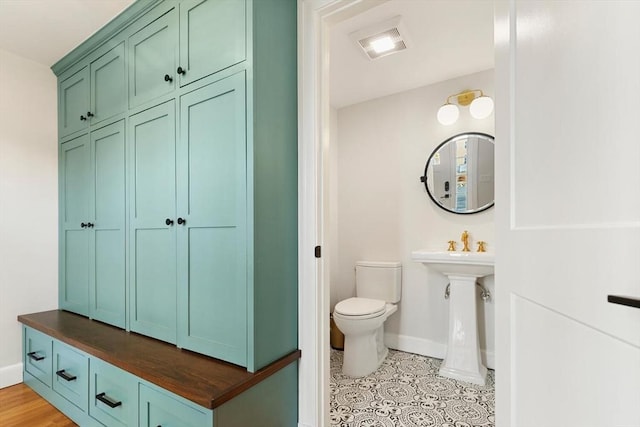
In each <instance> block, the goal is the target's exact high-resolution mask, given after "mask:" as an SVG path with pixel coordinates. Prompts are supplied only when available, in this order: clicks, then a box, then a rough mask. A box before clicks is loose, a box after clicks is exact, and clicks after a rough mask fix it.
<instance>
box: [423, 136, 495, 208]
mask: <svg viewBox="0 0 640 427" xmlns="http://www.w3.org/2000/svg"><path fill="white" fill-rule="evenodd" d="M461 136H481V137H484V138H489V139H491V143H492V144H493V145H494V159H495V137H494V136H493V135H489V134H488V133H483V132H462V133H459V134H457V135H454V136H452V137H450V138H447V139H446V140H444V141H443V142H441V143H440V144H438V146H437V147H436V148H435V149H434V150H433V151H432V152H431V155H430V156H429V158H428V159H427V163H426V164H425V166H424V173H423V174H422V176H421V177H420V182H422V183H423V184H424V188H425V189H426V190H427V194H428V195H429V198H430V199H431V201H432V202H433V203H434V204H435V205H436V206H438V207H439V208H440V209H442V210H444V211H446V212H449V213H453V214H456V215H471V214H476V213H479V212H484V211H486V210H487V209H490V208H492V207H493V206H494V205H495V180H494V191H493V201H492V202H491V203H488V204H486V205H484V206H482V207H480V208H478V209H473V210H469V211H466V212H458V211H455V210H452V209H449V208H447V207H445V206H444V205H443V204H441V203H440V202H438V201H437V200H436V199H435V197H434V195H433V194H431V190H429V183H428V182H427V181H428V180H427V170H428V169H429V164H430V163H431V160H432V159H433V158H434V157H435V155H436V153H437V152H438V151H440V149H441V148H442V147H444V146H445V145H446V144H448V143H449V142H451V141H453V140H455V139H457V138H460V137H461ZM494 177H495V173H494Z"/></svg>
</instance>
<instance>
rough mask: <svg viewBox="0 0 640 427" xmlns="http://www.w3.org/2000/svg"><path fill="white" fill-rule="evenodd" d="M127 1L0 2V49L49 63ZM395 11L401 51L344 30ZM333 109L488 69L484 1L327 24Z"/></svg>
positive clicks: (425, 4)
mask: <svg viewBox="0 0 640 427" xmlns="http://www.w3.org/2000/svg"><path fill="white" fill-rule="evenodd" d="M133 2H134V0H0V49H4V50H8V51H10V52H13V53H15V54H18V55H20V56H23V57H26V58H29V59H31V60H33V61H35V62H37V63H40V64H42V65H44V66H47V67H50V66H51V65H53V64H54V63H55V62H57V61H58V60H59V59H61V58H62V57H63V56H64V55H65V54H66V53H68V52H69V51H71V50H72V49H73V48H74V47H76V46H77V45H79V44H80V43H81V42H82V41H84V40H85V39H86V38H87V37H89V36H90V35H91V34H93V33H94V32H95V31H96V30H98V29H99V28H101V27H102V26H103V25H104V24H106V23H107V22H109V21H110V20H111V19H112V18H113V17H115V16H116V15H117V14H118V13H120V12H121V11H122V10H123V9H125V8H126V7H127V6H129V5H130V4H131V3H133ZM397 15H400V16H402V25H403V26H404V27H405V28H406V29H407V33H408V34H407V35H408V49H407V50H404V51H402V52H399V53H396V54H393V55H389V56H385V57H382V58H379V59H376V60H374V61H371V60H369V59H367V58H366V56H365V55H364V53H363V52H362V51H361V50H360V48H359V47H358V46H357V45H356V44H355V43H354V42H353V41H352V40H351V39H350V38H349V34H351V33H352V32H354V31H357V30H360V29H362V28H365V27H367V26H369V25H372V24H376V23H378V22H381V21H385V20H387V19H389V18H392V17H394V16H397ZM330 42H331V45H330V46H331V48H330V49H331V92H330V93H331V104H332V105H333V106H334V107H336V108H341V107H344V106H347V105H351V104H355V103H358V102H363V101H366V100H369V99H374V98H379V97H381V96H386V95H390V94H393V93H398V92H401V91H405V90H409V89H413V88H416V87H420V86H425V85H428V84H432V83H436V82H440V81H444V80H448V79H451V78H455V77H459V76H463V75H466V74H471V73H474V72H477V71H483V70H487V69H491V68H493V2H492V1H490V0H389V1H387V2H385V3H383V4H381V5H379V6H376V7H374V8H372V9H369V10H367V11H366V12H364V13H361V14H359V15H357V16H355V17H353V18H351V19H348V20H346V21H342V22H339V23H337V24H335V25H334V26H333V27H332V28H331V39H330Z"/></svg>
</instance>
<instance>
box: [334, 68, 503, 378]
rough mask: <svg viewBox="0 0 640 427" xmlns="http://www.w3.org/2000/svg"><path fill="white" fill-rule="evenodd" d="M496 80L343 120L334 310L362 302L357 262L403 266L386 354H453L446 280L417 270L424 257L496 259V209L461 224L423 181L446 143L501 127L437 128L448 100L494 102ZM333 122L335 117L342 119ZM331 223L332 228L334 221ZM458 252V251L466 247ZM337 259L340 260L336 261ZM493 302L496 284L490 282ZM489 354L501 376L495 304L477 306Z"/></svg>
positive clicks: (421, 94) (482, 77) (423, 94)
mask: <svg viewBox="0 0 640 427" xmlns="http://www.w3.org/2000/svg"><path fill="white" fill-rule="evenodd" d="M493 86H494V84H493V70H489V71H484V72H480V73H476V74H472V75H469V76H464V77H461V78H456V79H453V80H448V81H445V82H442V83H437V84H434V85H430V86H425V87H422V88H418V89H414V90H410V91H407V92H402V93H399V94H395V95H392V96H388V97H384V98H379V99H375V100H372V101H368V102H364V103H360V104H356V105H352V106H349V107H345V108H342V109H340V110H338V112H337V129H334V130H333V132H332V133H333V135H334V136H336V137H335V138H334V139H332V141H331V147H330V149H331V151H332V152H333V153H334V154H333V155H330V156H329V157H330V158H333V159H336V160H335V161H334V162H332V163H333V164H332V165H330V166H329V170H330V174H331V176H334V175H333V174H332V173H331V170H332V168H337V173H335V178H334V181H333V182H332V183H331V184H330V186H331V189H332V191H333V194H332V195H331V196H330V202H331V201H337V207H335V208H334V209H335V212H336V214H335V217H336V218H337V220H336V221H335V222H333V223H331V224H330V225H329V227H330V229H331V231H330V232H329V235H330V236H331V235H333V236H334V237H333V239H334V240H333V241H331V242H330V247H331V248H332V256H331V280H332V283H331V307H332V308H333V306H334V305H335V304H336V303H337V302H338V301H340V300H342V299H344V298H347V297H350V296H353V295H354V294H355V282H354V280H355V277H354V264H355V262H356V261H358V260H371V261H401V262H402V267H403V271H402V275H403V283H402V300H401V302H400V304H399V310H398V312H397V313H396V314H394V315H393V316H392V317H391V318H390V319H389V320H388V321H387V323H386V324H385V327H386V330H385V331H386V332H387V334H386V340H387V345H389V346H390V347H392V348H399V349H401V350H405V351H411V352H415V353H419V354H425V355H429V356H433V357H439V358H442V357H444V355H445V351H446V341H447V336H446V334H447V327H448V301H447V300H445V299H444V290H445V287H446V285H447V283H448V280H447V279H446V278H445V277H444V276H440V275H439V274H438V273H433V272H431V271H428V270H427V268H426V267H425V266H423V265H422V264H418V263H415V262H413V261H412V260H411V252H412V251H414V250H417V249H436V250H446V249H447V241H448V240H456V241H458V242H459V241H460V235H461V234H462V232H463V231H464V230H468V231H469V234H470V236H471V241H472V242H473V243H474V245H473V250H475V248H476V245H475V242H476V241H478V240H484V241H486V242H488V244H487V249H488V250H489V251H493V250H494V249H495V248H494V247H493V243H494V222H493V216H494V214H493V208H492V209H490V210H488V211H485V212H482V213H478V214H474V215H455V214H452V213H449V212H445V211H444V210H442V209H440V208H438V207H437V206H435V204H434V203H433V202H432V201H431V200H430V199H429V197H428V196H427V194H426V190H425V188H424V186H423V184H422V183H421V182H420V179H419V177H420V176H421V175H422V174H423V171H424V167H425V163H426V161H427V158H428V157H429V155H430V154H431V152H432V151H433V150H434V149H435V147H436V146H437V145H438V144H440V143H441V142H442V141H444V140H445V139H447V138H448V137H450V136H453V135H455V134H458V133H461V132H465V131H478V132H485V133H489V134H491V135H493V134H494V117H493V115H491V116H490V117H489V118H487V119H484V120H476V119H473V118H471V117H470V115H469V109H468V108H465V107H462V108H461V112H460V119H459V120H458V122H457V123H455V124H454V125H451V126H442V125H440V124H439V123H438V121H437V120H436V112H437V110H438V108H439V107H440V106H441V105H442V104H443V103H444V102H445V100H446V98H447V97H448V96H449V95H452V94H455V93H458V92H460V91H462V90H465V89H481V90H483V91H484V92H485V93H486V94H488V95H493ZM334 117H335V116H332V118H334ZM330 219H331V218H330ZM458 247H459V249H460V244H459V245H458ZM335 254H337V256H335ZM485 285H486V286H487V288H488V289H489V290H490V291H491V292H492V293H493V276H491V277H488V278H486V279H485ZM479 306H480V307H481V308H480V311H479V312H480V313H481V316H480V317H481V318H480V322H479V323H480V329H481V331H480V335H481V340H482V345H481V346H482V348H483V349H487V350H488V352H489V366H493V349H494V339H493V337H494V334H493V303H492V302H488V303H483V302H481V301H480V303H479Z"/></svg>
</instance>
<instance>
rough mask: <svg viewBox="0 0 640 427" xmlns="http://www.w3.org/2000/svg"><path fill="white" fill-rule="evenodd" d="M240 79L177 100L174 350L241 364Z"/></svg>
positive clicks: (243, 202)
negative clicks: (187, 350) (178, 112)
mask: <svg viewBox="0 0 640 427" xmlns="http://www.w3.org/2000/svg"><path fill="white" fill-rule="evenodd" d="M245 111H246V101H245V73H244V72H241V73H238V74H235V75H233V76H231V77H228V78H226V79H223V80H220V81H218V82H216V83H213V84H210V85H208V86H205V87H203V88H201V89H198V90H196V91H193V92H190V93H187V94H185V95H183V96H182V97H181V98H180V138H179V139H178V145H177V153H178V162H177V166H178V169H177V179H178V180H177V183H178V199H177V207H178V209H177V215H178V217H179V219H178V222H180V223H181V224H180V225H177V231H178V294H177V295H178V346H179V347H182V348H187V349H190V350H194V351H197V352H199V353H204V354H208V355H210V356H213V357H216V358H218V359H222V360H226V361H228V362H232V363H235V364H237V365H242V366H246V365H247V339H246V337H247V180H246V175H247V165H246V162H247V157H246V151H247V142H246V114H245Z"/></svg>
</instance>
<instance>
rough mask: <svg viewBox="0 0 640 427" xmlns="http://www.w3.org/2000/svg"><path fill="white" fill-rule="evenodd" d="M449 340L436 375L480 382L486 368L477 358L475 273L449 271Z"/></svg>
mask: <svg viewBox="0 0 640 427" xmlns="http://www.w3.org/2000/svg"><path fill="white" fill-rule="evenodd" d="M449 280H450V284H451V286H450V291H449V292H450V293H449V295H450V296H449V342H448V345H447V356H446V357H445V359H444V361H443V362H442V366H441V367H440V375H441V376H443V377H448V378H453V379H456V380H462V381H467V382H470V383H473V384H480V385H484V384H485V380H486V377H487V368H486V367H485V366H484V365H483V364H482V359H481V358H480V342H479V340H478V321H477V319H478V318H477V305H476V276H455V275H449Z"/></svg>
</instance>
